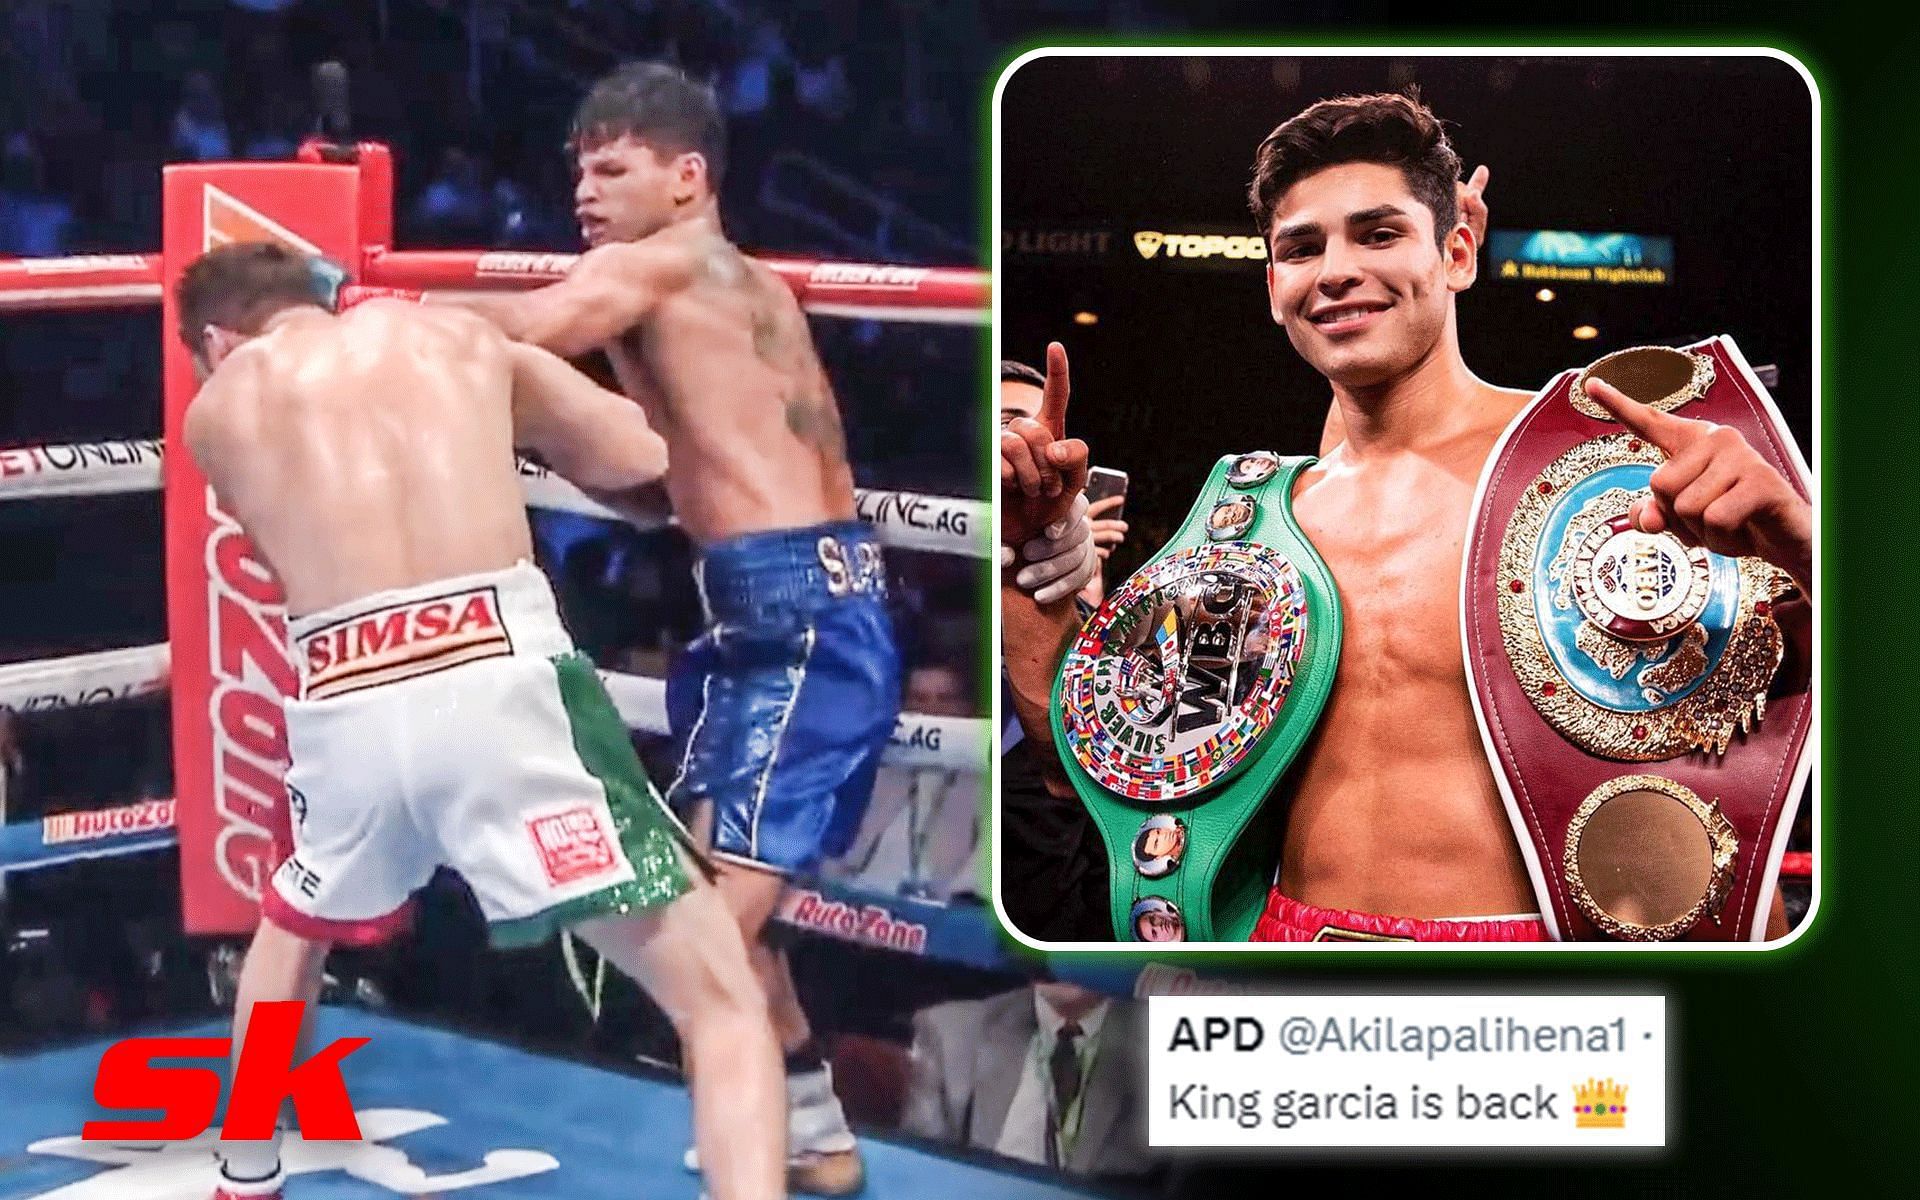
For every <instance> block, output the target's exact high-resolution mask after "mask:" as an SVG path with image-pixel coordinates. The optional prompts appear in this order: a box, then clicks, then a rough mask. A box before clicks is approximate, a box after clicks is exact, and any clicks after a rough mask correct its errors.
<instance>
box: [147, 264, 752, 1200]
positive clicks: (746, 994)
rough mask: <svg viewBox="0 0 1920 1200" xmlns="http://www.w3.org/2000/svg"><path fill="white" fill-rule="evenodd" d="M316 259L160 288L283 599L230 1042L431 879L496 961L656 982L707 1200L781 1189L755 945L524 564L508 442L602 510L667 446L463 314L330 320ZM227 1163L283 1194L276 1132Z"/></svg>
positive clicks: (246, 1145)
mask: <svg viewBox="0 0 1920 1200" xmlns="http://www.w3.org/2000/svg"><path fill="white" fill-rule="evenodd" d="M316 265H317V263H316V260H312V259H309V258H307V257H306V256H304V255H301V254H298V253H296V252H294V251H291V250H287V249H284V248H282V247H278V246H272V245H267V244H261V243H254V244H240V245H233V246H227V247H224V248H222V249H219V250H215V251H213V252H211V253H209V254H206V255H204V256H202V257H201V258H200V259H198V260H196V261H195V262H194V263H193V264H192V265H191V266H189V267H188V269H187V271H186V273H185V275H184V276H183V277H182V278H181V281H180V284H179V289H178V305H179V310H180V321H181V329H180V333H181V337H182V338H183V339H184V341H185V342H186V344H187V346H188V348H189V349H190V350H191V352H192V353H193V357H194V363H195V367H196V370H197V372H198V373H199V374H200V376H201V377H202V379H203V385H202V387H201V389H200V392H199V394H198V395H197V396H196V397H195V399H194V401H193V403H192V406H191V407H190V408H189V409H188V410H187V416H186V425H185V438H186V443H187V446H188V449H189V450H191V452H192V453H193V456H194V459H195V461H196V462H198V463H199V464H200V465H201V467H202V469H203V470H204V471H205V473H206V476H207V479H208V481H209V483H210V484H211V485H212V487H213V489H214V491H215V493H216V494H217V495H218V496H219V497H220V500H221V503H222V505H223V506H224V507H225V508H226V509H227V510H228V511H229V512H231V513H232V514H233V515H234V516H235V517H236V518H237V519H238V520H239V522H240V525H241V527H242V528H243V529H245V530H246V532H247V535H248V536H249V537H250V538H251V539H252V540H253V543H254V545H255V547H256V548H257V549H258V550H259V552H260V554H261V556H262V557H263V558H264V560H265V561H266V562H267V563H268V564H269V565H270V566H271V567H272V569H273V572H274V574H275V575H276V576H277V577H278V579H279V580H280V583H281V586H282V588H283V589H284V590H285V593H286V603H287V611H288V614H289V616H288V622H287V633H288V638H289V642H290V643H291V647H292V650H293V658H294V660H295V662H296V664H297V666H298V670H299V674H300V694H299V695H298V696H297V697H294V698H290V699H288V700H287V701H286V721H287V739H288V746H289V749H290V755H291V759H292V762H291V765H290V767H289V768H288V771H287V792H288V796H289V801H290V805H291V808H292V813H293V818H294V825H293V853H292V854H291V856H289V857H288V858H287V859H286V860H285V861H284V862H283V863H282V865H281V867H280V869H279V870H278V871H276V872H275V874H274V876H273V880H272V884H271V886H270V887H269V888H268V889H267V891H266V894H265V896H264V897H263V898H262V905H261V922H260V926H259V929H258V931H257V932H256V934H255V935H254V940H253V946H252V949H251V950H250V951H249V953H248V954H247V959H246V965H245V968H244V969H243V970H242V972H241V978H240V989H239V997H238V1001H237V1003H236V1005H235V1024H236V1030H235V1044H236V1045H238V1044H239V1043H240V1041H241V1040H242V1039H243V1038H244V1030H245V1026H246V1024H247V1018H248V1015H249V1014H250V1012H251V1008H252V1005H254V1004H255V1003H258V1002H262V1001H272V1000H304V1001H307V1002H309V1003H311V1002H312V1001H313V1000H314V999H315V998H316V995H317V992H318V987H319V980H320V972H321V967H322V965H323V963H324V960H325V956H326V951H327V948H328V946H329V945H330V944H331V943H333V942H338V941H348V942H366V941H370V940H377V939H378V938H379V937H381V936H382V935H383V934H385V933H387V932H390V931H391V930H392V929H393V928H394V927H395V926H396V925H398V924H400V923H401V922H402V921H403V920H404V912H405V906H406V903H407V898H408V894H409V893H410V892H412V891H413V890H414V889H415V888H418V887H420V886H421V885H423V884H425V883H426V882H427V879H428V877H429V876H430V875H431V874H432V873H433V871H434V869H435V868H436V867H437V866H439V865H443V864H444V865H447V866H451V867H454V868H456V869H458V870H459V871H460V872H461V874H462V875H464V876H465V877H466V879H467V882H468V883H469V884H470V885H471V886H472V888H473V891H474V894H475V895H476V896H477V897H478V899H479V902H480V907H481V910H482V912H483V913H484V914H485V916H486V917H487V920H488V922H489V924H490V926H491V933H492V938H493V941H494V942H495V944H496V945H523V944H530V943H534V942H538V941H539V940H541V939H543V938H545V937H546V936H547V935H548V934H549V933H551V932H552V931H553V930H554V929H556V928H560V927H571V928H573V929H574V930H575V931H576V932H577V933H578V934H579V935H580V936H581V937H582V938H583V939H585V940H586V941H587V942H588V943H589V944H591V945H593V946H595V947H596V948H597V949H598V950H599V951H600V953H601V954H603V955H604V956H605V957H606V958H607V959H609V960H611V961H612V962H613V963H614V964H615V965H616V966H618V967H619V968H620V969H621V970H623V971H625V972H626V973H627V974H629V975H630V976H632V977H633V978H634V979H635V980H636V981H638V982H639V983H640V984H641V985H642V986H644V987H645V988H646V989H647V990H648V991H649V992H650V993H651V994H652V995H653V996H654V997H655V999H656V1000H657V1001H658V1002H659V1003H660V1005H661V1007H662V1008H663V1009H665V1011H666V1013H667V1015H668V1017H669V1018H670V1019H671V1020H672V1021H673V1023H674V1025H675V1027H676V1028H677V1029H678V1030H679V1033H680V1036H681V1038H682V1039H683V1041H684V1042H685V1043H686V1044H687V1046H688V1047H689V1053H690V1057H691V1059H692V1061H693V1062H694V1063H695V1064H696V1065H697V1069H696V1070H695V1071H694V1072H693V1078H692V1085H691V1086H692V1090H693V1105H694V1123H695V1128H696V1130H697V1134H698V1137H699V1139H700V1142H701V1144H702V1145H703V1146H705V1147H707V1148H708V1149H710V1150H711V1151H712V1152H713V1159H712V1161H713V1162H714V1164H715V1170H714V1171H713V1175H712V1180H711V1183H712V1190H713V1194H714V1195H716V1196H721V1197H743V1198H746V1197H752V1198H756V1200H757V1198H762V1197H773V1196H779V1195H783V1194H784V1191H783V1188H782V1186H781V1162H782V1159H783V1157H784V1155H783V1152H782V1136H783V1131H782V1128H781V1123H782V1105H781V1101H782V1098H781V1094H780V1082H779V1061H778V1056H777V1054H776V1053H775V1050H774V1045H773V1040H772V1038H771V1037H770V1036H769V1035H768V1028H767V1017H766V1009H765V1005H764V1002H763V1000H762V998H761V996H760V993H759V989H758V988H757V987H756V986H755V983H754V980H753V976H752V973H751V970H750V968H749V966H748V964H747V960H746V951H745V948H744V946H743V944H742V941H741V938H740V936H739V934H738V933H737V931H736V928H735V925H734V923H733V921H732V920H731V919H730V917H729V914H728V912H727V910H726V907H725V905H724V904H723V902H722V900H721V897H720V895H719V893H718V892H717V891H716V890H714V888H713V887H712V886H711V885H709V884H708V883H706V882H705V880H704V879H703V878H702V876H701V873H700V871H699V870H696V869H693V866H694V864H695V862H696V859H695V857H694V856H693V855H691V854H690V853H688V852H687V849H686V847H684V846H683V845H682V843H681V841H680V840H679V839H680V836H681V835H680V834H679V832H678V830H677V827H676V826H675V824H674V822H673V820H672V817H671V815H670V814H669V813H668V812H667V811H666V809H665V808H664V806H663V805H662V804H661V802H660V800H659V798H658V797H657V796H656V795H655V794H654V792H653V790H652V788H651V786H650V785H649V784H648V782H647V779H646V776H645V774H644V773H643V772H642V770H641V767H640V763H639V761H638V759H637V758H636V757H635V756H634V753H633V750H632V746H631V745H630V744H629V742H628V741H627V734H626V729H625V726H624V725H623V724H622V722H621V721H620V718H619V715H618V714H617V713H616V712H615V711H614V709H613V706H612V704H611V702H610V701H609V700H608V699H607V696H606V693H605V691H604V690H603V689H602V687H601V685H600V682H599V679H598V677H597V676H596V675H595V674H594V670H593V664H592V663H591V662H589V661H588V660H587V659H586V658H585V657H584V656H582V655H580V654H578V653H577V652H576V651H575V650H574V649H573V646H572V643H571V642H570V641H569V640H568V637H567V633H566V630H565V629H564V628H562V626H561V624H560V619H559V614H558V611H557V610H556V608H555V606H554V600H553V594H552V591H551V589H550V588H549V587H548V585H547V581H546V578H545V577H544V576H542V575H541V574H540V573H539V572H538V571H537V570H536V569H535V568H534V567H533V566H532V565H531V562H530V559H531V557H532V541H531V536H530V534H529V532H528V528H527V517H526V510H525V501H524V499H523V498H522V496H521V492H520V481H519V478H518V475H517V473H516V471H515V468H514V465H513V450H514V447H515V446H516V445H518V446H522V447H525V448H527V449H529V450H532V451H534V452H535V453H537V454H539V455H541V456H542V457H543V458H544V459H545V460H546V461H547V463H548V465H550V466H551V467H553V469H554V470H555V471H557V472H559V473H560V474H561V475H563V476H565V477H567V478H568V479H571V480H572V481H573V482H574V483H575V484H577V485H579V486H580V487H581V488H583V489H584V490H586V491H588V492H589V493H591V494H594V495H597V496H600V497H602V498H603V499H604V500H605V501H606V502H608V503H609V504H611V505H613V506H614V507H615V508H616V509H617V508H619V507H620V506H621V505H622V503H623V501H624V498H625V497H626V496H627V494H628V493H630V492H632V491H633V490H634V489H637V488H640V487H642V486H645V485H647V484H650V483H651V482H653V481H654V480H655V479H656V478H658V476H659V475H660V473H661V471H663V470H664V469H665V466H666V461H667V459H666V453H665V447H664V444H663V443H662V441H661V439H660V438H659V437H658V436H657V435H656V434H655V433H654V432H653V431H652V430H651V429H650V428H649V427H648V425H647V422H646V419H645V417H644V416H643V415H642V414H641V413H640V411H639V410H638V409H636V408H634V407H633V406H632V405H631V404H629V403H627V402H626V401H625V400H624V399H623V398H621V397H619V396H617V395H615V394H613V393H610V392H606V391H603V390H601V389H600V388H599V387H597V386H595V385H594V384H593V383H591V382H590V381H589V380H587V379H586V377H585V376H583V375H581V374H579V373H578V372H576V371H575V370H573V368H571V367H569V366H568V365H567V364H566V363H564V362H562V361H561V360H559V359H557V358H555V357H553V356H552V355H550V354H548V353H546V352H544V351H542V350H539V349H537V348H535V347H531V346H525V345H517V344H515V343H512V342H509V341H508V340H507V339H505V338H503V337H501V336H500V334H499V332H498V331H497V330H495V329H493V328H492V327H491V326H489V325H488V324H487V323H486V322H484V321H481V320H479V319H478V318H476V317H474V316H473V315H471V314H469V313H464V312H460V311H458V310H453V309H438V310H431V309H426V308H422V307H421V306H419V305H413V304H405V303H400V302H397V301H394V300H390V299H382V300H375V301H373V302H370V303H366V304H364V305H360V306H357V307H354V308H353V309H352V310H351V311H349V312H345V313H342V314H341V315H337V316H336V315H334V314H332V313H330V312H329V311H327V309H326V308H324V307H322V305H321V302H320V299H319V296H320V292H321V288H320V285H319V284H318V283H317V282H316V277H315V271H316ZM723 1148H724V1149H723ZM222 1151H223V1153H222V1177H223V1185H222V1192H221V1193H220V1194H221V1195H223V1196H261V1195H270V1196H272V1195H278V1193H279V1185H280V1177H281V1176H280V1167H279V1161H278V1145H277V1139H276V1141H275V1142H234V1143H226V1144H224V1145H223V1146H222Z"/></svg>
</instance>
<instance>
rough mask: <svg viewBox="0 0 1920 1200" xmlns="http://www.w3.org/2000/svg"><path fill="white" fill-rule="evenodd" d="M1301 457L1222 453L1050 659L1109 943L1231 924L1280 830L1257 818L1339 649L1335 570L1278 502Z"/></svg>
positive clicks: (1178, 936) (1212, 931)
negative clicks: (1103, 870)
mask: <svg viewBox="0 0 1920 1200" xmlns="http://www.w3.org/2000/svg"><path fill="white" fill-rule="evenodd" d="M1313 461H1314V460H1313V459H1311V458H1281V457H1280V456H1279V455H1276V454H1272V453H1269V452H1266V451H1256V452H1253V453H1251V454H1242V455H1239V456H1231V455H1230V456H1227V457H1225V458H1222V459H1221V460H1220V461H1219V462H1218V463H1217V464H1215V466H1214V468H1213V471H1212V473H1211V474H1210V475H1208V477H1207V482H1206V486H1205V487H1204V488H1202V489H1201V492H1200V497H1199V499H1198V500H1196V501H1195V502H1194V506H1193V511H1192V512H1190V513H1188V514H1187V519H1186V521H1185V522H1184V523H1183V524H1182V525H1181V527H1180V529H1179V531H1178V532H1177V533H1176V534H1175V535H1174V537H1173V540H1172V541H1170V542H1168V543H1167V545H1166V546H1165V547H1163V548H1162V549H1161V550H1160V552H1159V553H1158V554H1156V555H1155V556H1154V557H1153V558H1152V559H1150V560H1149V561H1148V562H1147V564H1146V565H1145V566H1143V567H1141V568H1140V570H1138V571H1137V572H1135V573H1134V574H1133V576H1132V577H1131V578H1129V579H1128V580H1127V581H1126V583H1124V584H1123V585H1121V586H1120V587H1118V588H1116V589H1115V590H1114V591H1113V592H1112V593H1110V594H1109V595H1108V596H1107V598H1106V602H1105V603H1104V604H1102V605H1101V606H1100V609H1099V611H1097V612H1096V613H1094V615H1093V616H1092V618H1090V619H1089V620H1088V621H1087V623H1086V624H1085V625H1084V626H1083V627H1082V628H1081V630H1080V633H1079V635H1078V636H1077V637H1076V638H1075V639H1074V642H1073V644H1072V646H1071V647H1070V648H1069V650H1068V652H1067V656H1066V659H1065V661H1064V662H1063V663H1062V664H1061V669H1060V675H1059V678H1058V679H1057V680H1056V681H1055V684H1054V689H1053V710H1052V722H1053V736H1054V742H1055V744H1056V745H1057V746H1058V747H1059V750H1060V760H1061V762H1062V763H1063V764H1064V765H1065V767H1066V772H1067V776H1068V777H1069V778H1070V779H1071V780H1072V781H1073V786H1074V788H1075V790H1076V791H1077V792H1078V793H1079V795H1080V799H1081V801H1082V802H1083V803H1084V804H1085V805H1086V807H1087V811H1088V812H1089V813H1091V814H1092V816H1093V820H1094V823H1095V824H1096V825H1097V826H1098V827H1099V830H1100V836H1101V839H1102V841H1103V842H1104V843H1105V844H1106V849H1107V861H1108V867H1109V872H1110V878H1111V880H1112V890H1111V902H1112V917H1113V929H1114V936H1115V937H1116V938H1118V939H1119V940H1121V941H1155V942H1170V941H1233V940H1244V939H1245V938H1246V937H1247V935H1248V934H1249V933H1251V932H1252V930H1253V926H1254V922H1255V920H1256V919H1257V918H1258V917H1259V914H1260V909H1261V906H1262V904H1263V903H1264V902H1265V900H1266V895H1267V885H1268V881H1269V880H1270V878H1271V876H1272V872H1273V863H1274V861H1275V859H1276V857H1277V847H1278V842H1277V838H1276V837H1274V836H1272V835H1273V834H1274V833H1275V832H1277V828H1276V827H1275V822H1273V821H1272V820H1271V819H1269V820H1263V821H1258V822H1257V821H1256V818H1260V817H1261V816H1262V815H1263V814H1262V805H1263V802H1264V801H1265V800H1266V798H1267V793H1268V792H1269V791H1270V790H1271V789H1272V788H1273V786H1274V784H1275V782H1276V781H1277V780H1278V779H1279V777H1280V775H1281V773H1282V772H1283V771H1285V770H1286V768H1287V765H1288V764H1289V763H1291V762H1292V761H1293V758H1294V755H1296V754H1297V753H1298V752H1299V750H1300V747H1301V745H1302V743H1304V742H1305V741H1306V739H1307V735H1308V734H1309V733H1311V732H1312V730H1313V726H1314V723H1315V722H1316V721H1317V720H1318V719H1319V717H1320V712H1321V710H1322V709H1323V708H1324V707H1325V705H1326V701H1327V695H1328V693H1329V692H1330V691H1331V690H1332V687H1333V675H1334V668H1335V666H1336V665H1337V664H1338V662H1339V657H1340V600H1339V594H1338V592H1336V590H1335V588H1334V583H1333V575H1332V573H1331V572H1330V571H1328V569H1327V565H1326V563H1325V562H1323V561H1322V560H1321V559H1320V557H1319V555H1318V554H1316V553H1315V552H1314V550H1313V547H1312V546H1311V545H1309V544H1308V542H1307V539H1306V536H1305V535H1304V534H1303V533H1301V531H1300V526H1299V525H1298V523H1296V522H1295V520H1294V517H1293V500H1292V495H1293V482H1294V480H1295V479H1296V478H1297V477H1298V476H1299V474H1300V472H1301V471H1303V470H1305V469H1306V468H1307V467H1308V466H1309V465H1311V464H1312V463H1313ZM1272 811H1273V810H1271V809H1269V810H1268V811H1267V814H1266V815H1267V816H1268V817H1271V814H1272Z"/></svg>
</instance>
